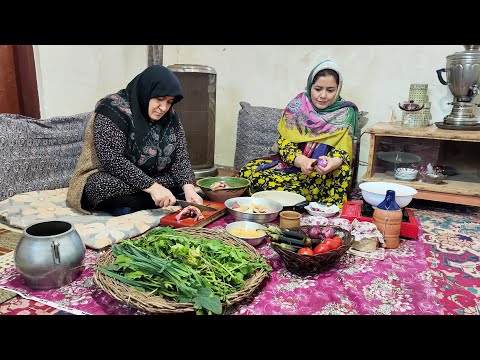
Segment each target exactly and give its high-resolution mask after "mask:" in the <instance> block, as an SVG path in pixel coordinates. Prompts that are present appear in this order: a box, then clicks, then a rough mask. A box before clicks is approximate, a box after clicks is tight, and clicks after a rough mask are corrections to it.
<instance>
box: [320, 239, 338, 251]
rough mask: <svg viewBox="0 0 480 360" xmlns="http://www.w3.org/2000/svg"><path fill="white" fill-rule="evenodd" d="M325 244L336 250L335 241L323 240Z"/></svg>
mask: <svg viewBox="0 0 480 360" xmlns="http://www.w3.org/2000/svg"><path fill="white" fill-rule="evenodd" d="M323 243H324V244H325V245H327V246H328V248H329V249H336V247H335V240H333V239H332V238H327V239H325V240H323Z"/></svg>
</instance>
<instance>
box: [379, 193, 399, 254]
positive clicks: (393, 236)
mask: <svg viewBox="0 0 480 360" xmlns="http://www.w3.org/2000/svg"><path fill="white" fill-rule="evenodd" d="M402 217H403V214H402V209H401V208H400V206H398V204H397V203H396V202H395V191H393V190H387V193H386V195H385V199H384V200H383V201H382V202H381V203H380V204H378V206H377V208H376V209H375V210H374V211H373V217H372V223H374V224H375V226H376V227H377V229H378V231H380V233H381V234H382V235H383V239H384V240H385V243H384V245H383V247H386V248H387V249H395V248H397V247H398V245H399V244H400V227H401V225H402Z"/></svg>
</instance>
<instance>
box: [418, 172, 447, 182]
mask: <svg viewBox="0 0 480 360" xmlns="http://www.w3.org/2000/svg"><path fill="white" fill-rule="evenodd" d="M446 178H447V175H445V174H442V173H433V174H430V173H427V174H420V180H421V181H425V182H427V183H430V184H442V183H443V180H445V179H446Z"/></svg>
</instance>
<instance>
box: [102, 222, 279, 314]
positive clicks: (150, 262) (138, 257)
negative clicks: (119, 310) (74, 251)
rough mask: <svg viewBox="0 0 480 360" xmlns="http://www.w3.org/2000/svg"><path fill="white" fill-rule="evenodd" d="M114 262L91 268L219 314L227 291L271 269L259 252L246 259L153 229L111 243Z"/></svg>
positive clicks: (231, 249)
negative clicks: (254, 274) (141, 234)
mask: <svg viewBox="0 0 480 360" xmlns="http://www.w3.org/2000/svg"><path fill="white" fill-rule="evenodd" d="M112 254H113V255H114V256H115V261H114V262H113V263H112V264H110V265H108V266H106V267H97V268H98V270H100V271H102V272H104V273H105V274H107V275H109V276H111V277H113V278H115V279H117V280H119V281H121V282H123V283H125V284H128V285H131V286H133V287H135V288H137V289H139V290H143V291H146V292H150V293H151V294H153V295H161V296H164V297H167V298H169V299H171V300H173V301H176V302H180V303H192V304H194V307H195V309H196V310H197V313H198V314H203V313H205V311H206V312H207V313H208V314H211V313H213V314H221V313H222V302H225V303H227V304H228V301H227V295H229V294H231V293H234V292H236V291H240V290H242V289H243V288H244V285H245V279H246V278H248V277H249V276H250V275H252V274H253V273H254V272H255V271H256V270H258V269H265V270H266V271H267V272H270V271H271V267H270V266H269V265H268V264H267V263H266V262H265V260H264V259H263V258H261V257H256V258H254V259H249V254H248V253H247V252H246V251H245V250H244V249H242V248H241V247H237V246H231V245H228V244H225V243H224V242H222V241H220V240H209V239H204V238H202V237H199V236H195V235H190V234H185V233H179V232H177V231H176V230H174V229H172V228H171V227H159V228H155V229H153V230H151V231H149V232H148V233H146V234H145V235H143V236H142V237H139V238H137V239H130V240H124V241H123V242H122V243H120V244H118V245H113V246H112Z"/></svg>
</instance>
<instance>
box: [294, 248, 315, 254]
mask: <svg viewBox="0 0 480 360" xmlns="http://www.w3.org/2000/svg"><path fill="white" fill-rule="evenodd" d="M297 253H298V254H301V255H313V251H312V249H310V248H308V247H304V248H301V249H298V251H297Z"/></svg>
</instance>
